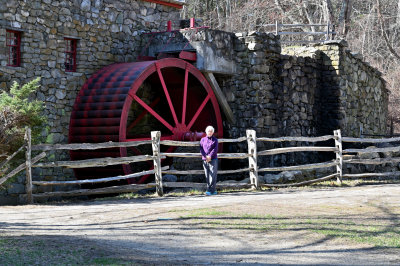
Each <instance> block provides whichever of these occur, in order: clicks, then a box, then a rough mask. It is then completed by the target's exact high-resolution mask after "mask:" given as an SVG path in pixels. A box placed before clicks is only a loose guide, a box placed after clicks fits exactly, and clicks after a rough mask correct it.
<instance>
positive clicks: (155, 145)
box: [0, 129, 400, 203]
mask: <svg viewBox="0 0 400 266" xmlns="http://www.w3.org/2000/svg"><path fill="white" fill-rule="evenodd" d="M160 139H161V132H158V131H153V132H151V139H149V140H145V141H140V142H135V143H132V142H129V143H115V142H106V143H98V144H93V143H83V144H53V145H50V144H39V145H31V144H30V143H31V140H30V130H29V129H27V131H26V137H25V140H26V144H25V145H24V146H22V147H21V148H20V149H18V151H17V152H16V153H18V152H22V151H23V150H24V149H25V153H26V162H25V163H24V164H21V165H20V166H19V167H17V168H16V169H14V170H13V171H11V172H10V173H8V174H6V175H5V176H4V177H1V179H0V185H1V184H2V183H4V182H5V181H7V180H8V179H9V178H11V177H12V176H13V175H15V174H17V173H19V172H20V171H22V170H24V169H25V170H26V194H27V200H28V203H33V201H34V199H36V198H42V197H52V196H77V195H97V194H110V193H125V192H133V191H138V190H141V189H144V188H156V191H157V194H158V195H159V196H162V195H163V187H193V188H205V186H206V185H205V184H204V183H192V182H163V181H162V175H163V174H175V175H188V174H203V173H204V171H203V170H201V169H197V170H175V169H169V167H168V166H167V167H161V159H163V158H166V157H181V158H200V157H201V154H200V153H190V152H187V153H182V152H180V153H179V152H176V153H171V152H168V153H167V152H160V146H161V145H168V146H178V147H198V146H199V141H187V142H184V141H172V140H160ZM329 140H334V142H335V144H334V146H332V147H329V146H323V147H320V146H295V147H286V148H275V149H267V150H261V151H258V150H257V142H260V143H261V142H271V143H276V142H278V143H282V142H292V143H293V144H294V145H297V144H298V143H300V142H305V143H306V144H307V145H308V144H309V143H315V142H326V141H329ZM245 141H246V142H247V146H248V151H247V152H246V153H218V158H220V159H241V160H243V159H247V160H248V163H249V164H248V167H247V168H243V169H231V170H220V171H219V172H218V174H220V175H223V174H234V173H245V172H247V173H249V177H250V183H248V184H245V183H226V182H219V183H217V187H218V188H253V189H258V188H263V187H264V188H270V187H278V188H279V187H289V186H303V185H309V184H313V183H317V182H322V181H325V180H329V179H332V178H335V177H336V179H337V182H338V183H341V182H342V178H360V177H374V176H376V177H378V176H393V175H396V176H397V175H400V171H393V172H385V173H362V174H343V165H345V164H366V165H368V164H370V165H371V164H372V165H379V164H385V163H398V162H400V158H392V157H389V158H377V159H354V158H347V157H348V156H349V155H350V154H354V153H357V154H371V153H376V152H381V153H382V152H388V153H390V152H400V146H394V147H386V148H365V149H343V148H342V145H343V143H345V142H346V143H392V142H397V141H400V138H399V137H396V138H387V139H364V138H349V137H342V136H341V132H340V130H335V131H334V134H333V135H327V136H320V137H279V138H266V137H257V136H256V131H254V130H247V131H246V136H245V137H240V138H236V139H219V142H220V143H240V142H245ZM138 145H151V147H152V150H153V154H151V155H137V156H129V157H121V158H110V157H106V158H97V159H86V160H77V161H55V162H45V163H43V162H39V161H40V160H42V159H43V158H45V157H46V156H47V154H46V152H49V151H56V150H78V149H88V150H95V149H104V148H118V147H133V146H138ZM32 151H36V152H38V151H40V152H41V153H40V154H39V155H37V156H35V157H34V158H31V157H32V155H31V154H32ZM291 152H333V153H334V154H335V155H336V159H335V160H332V161H328V162H322V163H314V164H304V165H295V166H281V167H261V166H260V165H259V164H258V156H268V155H276V154H283V153H291ZM16 153H15V154H16ZM15 154H13V155H11V156H10V157H8V158H7V161H6V162H9V161H10V160H11V159H12V158H11V157H14V156H15ZM150 160H152V161H153V165H154V169H151V170H145V171H141V172H138V173H132V174H128V175H120V176H114V177H107V178H98V179H88V180H74V181H38V180H32V170H31V169H32V167H41V168H48V167H51V168H53V167H67V168H82V167H100V166H107V165H118V164H130V163H136V162H143V161H150ZM1 165H2V166H4V165H5V162H2V163H1ZM331 167H336V171H334V172H333V173H331V174H328V175H327V176H325V177H320V178H316V179H313V180H307V181H303V182H298V183H290V184H262V183H261V182H259V176H258V173H260V172H282V171H295V170H307V169H318V168H331ZM150 174H154V175H155V182H154V183H149V184H144V185H143V184H130V185H123V186H111V187H105V188H96V189H77V190H72V191H57V192H45V193H33V192H32V191H33V186H68V185H82V184H98V183H107V182H111V181H117V180H126V179H129V178H134V177H140V176H144V175H150Z"/></svg>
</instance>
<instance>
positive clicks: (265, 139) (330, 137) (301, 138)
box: [257, 135, 334, 142]
mask: <svg viewBox="0 0 400 266" xmlns="http://www.w3.org/2000/svg"><path fill="white" fill-rule="evenodd" d="M330 139H334V136H333V135H327V136H321V137H280V138H257V141H270V142H282V141H307V142H318V141H326V140H330Z"/></svg>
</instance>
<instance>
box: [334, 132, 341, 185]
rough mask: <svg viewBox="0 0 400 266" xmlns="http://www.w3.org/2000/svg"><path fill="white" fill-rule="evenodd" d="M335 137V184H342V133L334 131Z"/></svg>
mask: <svg viewBox="0 0 400 266" xmlns="http://www.w3.org/2000/svg"><path fill="white" fill-rule="evenodd" d="M333 133H334V136H335V147H336V148H337V151H336V161H337V162H338V164H337V165H336V173H337V174H338V175H337V182H338V183H339V184H342V175H343V171H342V168H343V151H342V150H343V149H342V133H341V132H340V129H338V130H335V131H334V132H333Z"/></svg>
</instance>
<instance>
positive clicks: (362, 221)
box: [181, 208, 400, 248]
mask: <svg viewBox="0 0 400 266" xmlns="http://www.w3.org/2000/svg"><path fill="white" fill-rule="evenodd" d="M186 212H187V213H186V214H184V215H181V218H184V219H189V220H193V221H194V222H196V224H197V226H200V227H202V228H214V229H216V228H221V229H236V230H245V231H246V230H247V231H270V232H273V231H280V230H284V231H299V230H306V231H311V232H315V233H318V234H321V235H325V236H329V237H333V238H338V239H340V238H343V239H348V240H351V241H354V242H357V243H365V244H370V245H372V246H375V247H382V248H400V228H399V227H398V226H396V225H395V224H392V222H391V220H390V219H386V218H381V219H380V218H379V217H374V218H346V217H345V218H343V217H340V218H337V217H334V216H332V217H331V216H317V217H315V216H311V217H310V216H307V215H305V216H300V217H289V216H287V217H285V216H274V215H271V214H265V215H258V214H251V213H244V214H243V213H240V214H238V213H234V212H227V211H222V210H218V209H216V208H213V209H211V208H208V209H207V208H205V209H197V210H194V211H193V210H192V211H189V210H186Z"/></svg>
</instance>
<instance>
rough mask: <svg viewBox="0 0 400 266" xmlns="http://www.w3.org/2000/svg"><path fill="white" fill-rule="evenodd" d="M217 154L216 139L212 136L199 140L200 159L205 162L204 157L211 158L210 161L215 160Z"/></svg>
mask: <svg viewBox="0 0 400 266" xmlns="http://www.w3.org/2000/svg"><path fill="white" fill-rule="evenodd" d="M217 152H218V139H217V138H216V137H214V136H212V137H211V138H209V137H207V136H206V137H204V138H201V140H200V153H201V158H202V159H203V160H204V161H205V160H206V156H207V155H208V156H211V160H213V159H217Z"/></svg>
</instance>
